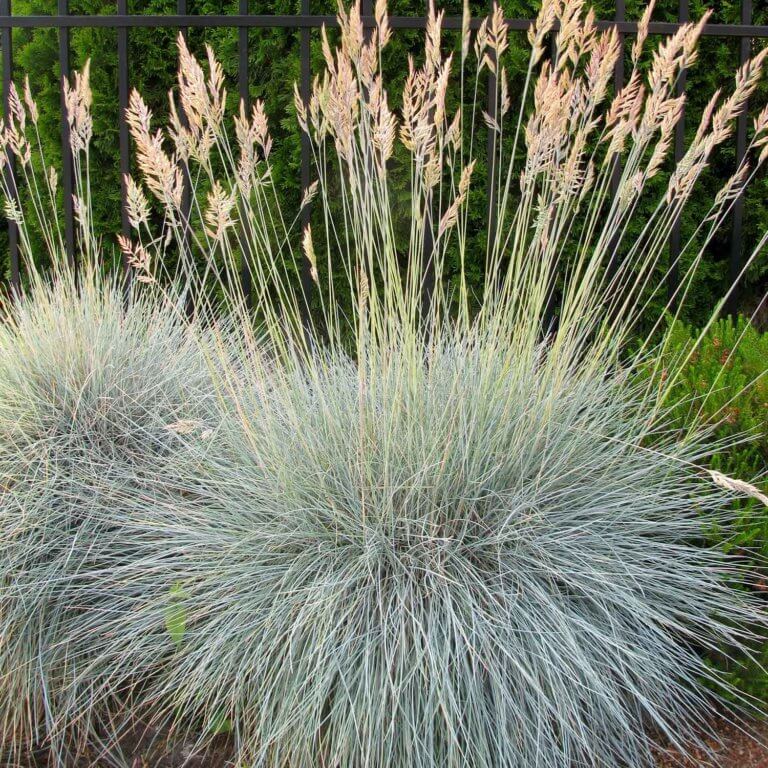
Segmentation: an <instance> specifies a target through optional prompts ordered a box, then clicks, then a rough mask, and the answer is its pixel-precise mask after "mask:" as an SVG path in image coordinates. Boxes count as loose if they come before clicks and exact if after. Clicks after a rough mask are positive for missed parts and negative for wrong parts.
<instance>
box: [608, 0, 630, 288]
mask: <svg viewBox="0 0 768 768" xmlns="http://www.w3.org/2000/svg"><path fill="white" fill-rule="evenodd" d="M626 20H627V6H626V3H625V0H616V14H615V16H614V21H617V22H622V21H626ZM625 39H626V36H625V35H624V33H623V32H619V56H618V58H617V59H616V65H615V66H614V68H613V89H614V91H615V92H616V93H618V92H619V91H620V90H621V89H622V88H623V87H624V41H625ZM621 173H622V169H621V155H619V154H617V155H616V157H615V158H614V159H613V169H612V171H611V197H612V198H613V199H615V198H616V195H617V194H618V192H619V185H620V184H621ZM620 244H621V233H620V232H617V233H616V234H615V235H614V236H613V238H611V242H610V243H609V244H608V263H607V265H606V269H607V271H608V275H609V277H610V278H613V276H614V275H615V274H616V269H617V267H618V260H619V257H618V254H617V253H616V251H617V250H618V248H619V245H620Z"/></svg>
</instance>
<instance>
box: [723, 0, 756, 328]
mask: <svg viewBox="0 0 768 768" xmlns="http://www.w3.org/2000/svg"><path fill="white" fill-rule="evenodd" d="M741 23H742V24H751V23H752V0H741ZM751 42H752V41H751V40H750V39H749V38H748V37H746V36H744V35H742V36H741V40H740V42H739V66H742V65H744V64H746V62H747V60H748V59H749V49H750V45H751ZM748 111H749V106H748V104H745V105H744V108H743V110H742V112H741V114H740V115H739V117H738V120H737V123H736V167H737V168H738V166H739V164H740V163H741V162H742V160H744V156H745V155H746V153H747V119H748ZM743 230H744V193H743V192H742V193H741V194H740V195H739V196H738V197H737V198H736V200H735V201H734V203H733V229H732V230H731V252H730V260H729V265H728V278H729V279H728V286H729V287H730V286H733V285H734V283H735V282H736V280H737V279H738V277H739V274H740V272H741V269H742V263H743V257H742V253H743V243H742V238H743ZM739 294H740V288H739V286H735V287H734V288H733V291H732V292H731V295H730V296H729V298H728V301H727V302H726V307H725V309H726V312H727V313H728V314H734V313H735V312H736V310H737V309H738V304H739Z"/></svg>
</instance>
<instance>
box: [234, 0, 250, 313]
mask: <svg viewBox="0 0 768 768" xmlns="http://www.w3.org/2000/svg"><path fill="white" fill-rule="evenodd" d="M248 5H249V3H248V0H240V6H239V11H240V15H241V16H247V15H248V14H249V13H250V10H249V8H248ZM237 52H238V63H237V85H238V92H239V96H240V103H241V104H242V105H243V110H244V111H245V114H246V115H248V116H249V117H248V119H250V111H251V91H250V87H249V82H248V80H249V71H250V70H249V62H248V53H249V49H248V27H240V28H239V29H238V31H237ZM239 205H240V208H241V217H240V218H241V222H242V227H241V236H240V247H241V248H242V254H241V256H240V258H241V261H240V289H241V290H242V292H243V297H244V298H245V304H246V306H247V307H248V308H250V307H251V305H252V303H253V296H252V289H253V279H252V276H251V263H250V262H251V239H250V237H251V229H250V222H249V221H248V206H247V205H246V204H245V203H243V202H242V201H241V202H240V204H239Z"/></svg>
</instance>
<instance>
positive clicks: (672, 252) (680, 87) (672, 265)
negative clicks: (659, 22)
mask: <svg viewBox="0 0 768 768" xmlns="http://www.w3.org/2000/svg"><path fill="white" fill-rule="evenodd" d="M690 18H691V16H690V8H689V0H680V2H679V5H678V12H677V19H678V21H679V22H680V23H681V24H684V23H685V22H687V21H689V20H690ZM687 81H688V70H686V69H682V70H681V71H680V75H679V76H678V78H677V83H676V84H675V96H678V97H679V96H682V95H683V94H684V93H685V86H686V83H687ZM684 154H685V105H683V111H682V113H681V114H680V119H679V120H678V121H677V125H676V126H675V165H677V164H678V163H679V162H680V160H681V159H682V157H683V155H684ZM680 228H681V221H680V215H679V214H678V215H677V216H676V217H675V221H674V223H673V224H672V232H671V233H670V237H669V276H668V281H667V289H668V294H669V299H670V301H671V302H672V303H675V299H674V297H675V294H676V292H677V289H678V287H679V284H680V264H679V263H678V261H679V259H680V249H681V240H680Z"/></svg>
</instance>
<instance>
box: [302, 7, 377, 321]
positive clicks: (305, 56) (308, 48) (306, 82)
mask: <svg viewBox="0 0 768 768" xmlns="http://www.w3.org/2000/svg"><path fill="white" fill-rule="evenodd" d="M364 3H365V0H364ZM363 12H365V11H363ZM310 13H311V10H310V0H301V15H302V16H308V15H309V14H310ZM299 59H300V61H301V72H300V74H299V95H300V96H301V100H302V101H303V102H304V104H305V105H306V106H307V107H308V106H309V100H310V97H311V91H312V30H311V29H310V28H309V27H307V26H305V25H304V24H302V26H301V30H300V32H299ZM311 180H312V145H311V143H310V138H309V135H308V134H307V133H306V131H302V132H301V202H304V199H305V197H306V194H307V191H308V190H309V187H310V184H311ZM311 221H312V208H311V206H310V205H309V204H307V205H304V206H302V209H301V230H302V232H304V230H305V229H306V228H307V227H308V226H309V224H310V222H311ZM301 289H302V295H303V297H304V311H305V312H306V317H305V318H304V324H305V327H306V328H307V330H309V329H310V328H311V323H310V309H311V296H312V291H313V285H312V265H311V264H310V263H309V259H308V258H307V254H306V253H303V252H302V254H301Z"/></svg>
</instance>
